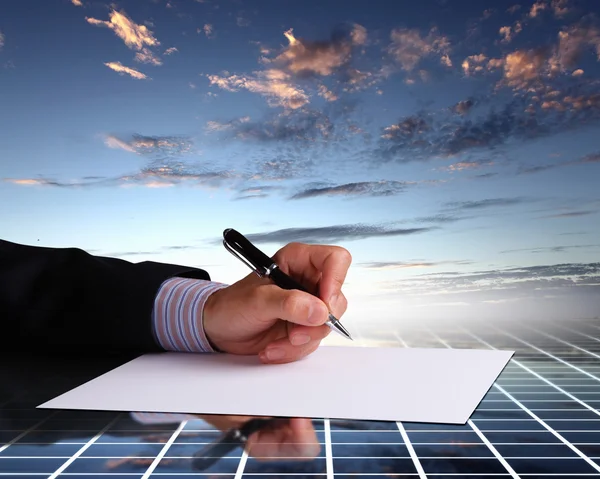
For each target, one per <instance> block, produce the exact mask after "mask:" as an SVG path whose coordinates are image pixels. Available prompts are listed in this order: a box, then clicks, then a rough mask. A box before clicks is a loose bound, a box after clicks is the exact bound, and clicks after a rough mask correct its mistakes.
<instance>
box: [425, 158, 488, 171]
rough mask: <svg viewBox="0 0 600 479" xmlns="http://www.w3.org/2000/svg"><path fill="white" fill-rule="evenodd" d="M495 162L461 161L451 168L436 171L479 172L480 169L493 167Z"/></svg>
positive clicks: (446, 167)
mask: <svg viewBox="0 0 600 479" xmlns="http://www.w3.org/2000/svg"><path fill="white" fill-rule="evenodd" d="M493 164H494V162H493V161H492V160H484V159H482V160H465V161H459V162H458V163H454V164H452V165H449V166H443V167H440V168H436V170H441V171H451V172H454V171H463V170H477V169H479V168H483V167H485V166H492V165H493Z"/></svg>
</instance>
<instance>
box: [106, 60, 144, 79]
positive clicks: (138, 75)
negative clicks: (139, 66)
mask: <svg viewBox="0 0 600 479" xmlns="http://www.w3.org/2000/svg"><path fill="white" fill-rule="evenodd" d="M105 65H106V66H107V67H108V68H110V69H111V70H114V71H116V72H117V73H120V74H127V75H129V76H131V77H132V78H135V79H136V80H147V79H148V77H147V76H146V75H145V74H143V73H142V72H139V71H137V70H134V69H133V68H129V67H126V66H125V65H121V62H108V63H105Z"/></svg>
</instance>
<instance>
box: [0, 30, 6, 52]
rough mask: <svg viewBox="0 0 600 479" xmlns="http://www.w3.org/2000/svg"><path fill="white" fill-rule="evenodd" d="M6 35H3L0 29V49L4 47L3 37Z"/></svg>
mask: <svg viewBox="0 0 600 479" xmlns="http://www.w3.org/2000/svg"><path fill="white" fill-rule="evenodd" d="M5 38H6V37H5V36H4V34H3V33H2V32H1V31H0V50H2V48H3V47H4V39H5Z"/></svg>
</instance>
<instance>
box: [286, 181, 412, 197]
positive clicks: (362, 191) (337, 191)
mask: <svg viewBox="0 0 600 479" xmlns="http://www.w3.org/2000/svg"><path fill="white" fill-rule="evenodd" d="M413 184H415V183H414V182H408V181H391V180H382V181H361V182H357V183H346V184H343V185H337V186H327V187H322V188H307V189H305V190H303V191H300V192H298V193H296V194H294V195H293V196H291V197H290V199H292V200H299V199H305V198H315V197H320V196H371V197H377V196H393V195H397V194H399V193H401V192H403V191H405V190H406V188H407V187H408V186H412V185H413Z"/></svg>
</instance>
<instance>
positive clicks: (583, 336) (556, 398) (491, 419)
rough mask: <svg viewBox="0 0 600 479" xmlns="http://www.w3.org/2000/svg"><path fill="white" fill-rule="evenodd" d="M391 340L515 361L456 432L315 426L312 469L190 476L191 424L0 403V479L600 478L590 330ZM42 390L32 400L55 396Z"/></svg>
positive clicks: (467, 326)
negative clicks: (506, 355) (499, 354)
mask: <svg viewBox="0 0 600 479" xmlns="http://www.w3.org/2000/svg"><path fill="white" fill-rule="evenodd" d="M387 328H389V325H388V326H387ZM371 329H372V332H371V333H363V338H358V341H357V343H358V344H359V345H360V344H361V343H362V344H368V342H369V341H371V342H378V341H379V343H380V344H383V343H385V345H386V346H389V345H391V343H390V340H389V331H387V330H386V329H385V328H384V327H381V328H378V327H377V326H376V325H372V327H371ZM378 331H385V333H383V332H381V333H379V332H378ZM393 333H394V334H393V337H394V340H393V344H395V345H396V346H397V347H444V348H498V349H511V350H515V351H516V354H515V356H514V357H513V359H512V360H511V361H510V362H509V364H508V366H507V367H506V369H505V370H504V371H503V372H502V374H501V375H500V376H499V378H498V380H497V381H496V382H495V383H494V385H493V386H492V388H491V389H490V390H489V392H488V393H487V394H486V395H485V397H484V399H483V400H482V401H481V403H480V404H479V406H478V407H477V409H476V411H475V412H474V414H473V416H472V417H471V418H470V420H469V421H468V422H467V424H465V425H440V424H418V423H393V422H371V421H340V420H329V419H326V418H325V419H315V420H313V425H314V427H315V429H316V431H317V436H318V439H319V442H320V444H321V451H320V453H319V455H318V456H317V457H316V458H312V459H308V458H307V459H306V460H300V459H301V458H297V457H293V458H288V459H286V458H279V460H275V461H265V460H264V458H262V459H263V460H261V458H256V457H253V455H252V451H251V450H250V451H249V453H248V452H247V451H242V450H241V449H240V448H238V449H235V450H233V451H231V452H230V453H229V454H227V455H226V456H225V457H220V458H216V460H215V461H214V463H213V464H212V465H210V467H208V468H207V469H205V470H194V469H193V467H192V462H193V458H194V455H195V454H197V453H198V451H199V450H201V449H202V448H203V447H206V446H207V445H208V444H210V443H212V442H214V441H215V440H217V439H218V437H219V436H220V434H221V433H220V431H218V430H217V429H215V428H214V427H213V426H211V425H210V424H208V423H207V422H205V421H203V420H201V419H193V420H187V421H182V422H179V423H170V424H153V425H142V424H137V423H136V422H135V421H134V420H133V419H132V418H131V416H130V415H129V414H127V413H120V414H117V413H114V412H98V411H89V412H86V411H54V412H53V411H47V410H36V409H35V406H36V405H37V404H39V403H40V402H41V399H42V398H41V396H39V395H38V390H33V391H32V390H29V391H23V390H21V391H19V392H18V393H17V394H13V395H12V396H10V397H8V396H0V408H1V411H2V417H3V418H4V420H3V422H2V423H0V425H1V426H2V430H1V431H0V435H1V438H2V441H1V442H0V444H2V445H0V477H15V478H17V477H19V478H29V477H31V478H34V477H36V478H39V477H49V478H52V479H54V478H67V477H68V478H79V477H81V478H84V477H85V478H92V477H93V478H98V477H102V478H110V479H119V478H128V479H130V478H144V479H148V478H163V479H165V478H180V477H186V476H194V477H198V478H209V477H210V478H244V477H246V478H254V479H258V478H271V479H273V478H276V477H293V478H301V477H306V478H324V479H328V478H334V477H336V478H344V477H347V478H356V477H369V478H371V477H373V478H375V477H381V478H383V477H415V478H417V477H418V478H442V477H444V478H445V477H468V478H480V477H490V478H491V477H494V478H518V477H523V478H550V477H553V478H556V477H561V478H567V479H568V478H575V477H578V478H581V477H600V411H599V408H600V361H598V360H599V359H600V323H599V322H598V321H597V320H595V321H592V320H573V321H569V322H561V323H559V322H550V321H537V322H527V323H511V322H508V321H503V322H495V323H493V324H492V323H489V322H484V321H478V322H464V323H460V324H456V323H448V324H446V325H445V326H441V325H440V324H439V323H436V324H433V323H427V322H422V323H419V324H418V325H415V324H410V325H408V326H407V325H403V326H401V327H398V329H397V330H396V331H393ZM361 339H362V342H361ZM390 380H391V381H393V380H394V378H393V377H390ZM53 381H55V382H56V381H59V382H60V380H59V379H57V378H51V377H49V378H47V379H46V381H44V382H43V390H44V394H45V395H44V398H43V399H47V398H48V397H49V396H48V395H49V394H51V393H52V394H53V391H54V390H55V391H56V393H59V392H61V391H63V390H64V389H65V385H66V383H65V382H63V383H60V384H56V383H53ZM407 387H410V386H409V385H407ZM349 399H350V398H349ZM6 418H9V420H7V419H6Z"/></svg>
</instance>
